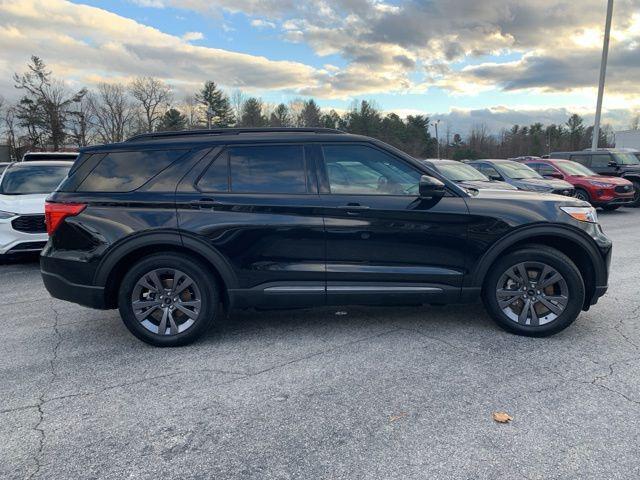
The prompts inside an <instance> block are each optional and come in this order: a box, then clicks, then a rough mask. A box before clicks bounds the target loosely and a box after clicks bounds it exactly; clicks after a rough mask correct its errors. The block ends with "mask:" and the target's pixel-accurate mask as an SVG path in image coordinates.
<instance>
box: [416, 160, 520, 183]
mask: <svg viewBox="0 0 640 480" xmlns="http://www.w3.org/2000/svg"><path fill="white" fill-rule="evenodd" d="M423 162H424V163H425V165H427V166H429V167H431V168H433V169H434V170H436V171H437V172H439V173H441V174H442V175H444V176H445V177H447V178H448V179H449V180H451V181H452V182H456V183H457V184H458V185H460V186H461V187H464V188H475V189H478V188H492V189H497V190H517V188H516V187H514V186H512V185H509V184H508V183H506V182H499V181H497V180H491V179H490V178H489V177H487V176H486V175H484V174H483V173H480V172H479V171H478V170H476V169H475V168H473V167H472V166H470V165H467V164H466V163H462V162H457V161H455V160H438V159H434V158H429V159H426V160H423Z"/></svg>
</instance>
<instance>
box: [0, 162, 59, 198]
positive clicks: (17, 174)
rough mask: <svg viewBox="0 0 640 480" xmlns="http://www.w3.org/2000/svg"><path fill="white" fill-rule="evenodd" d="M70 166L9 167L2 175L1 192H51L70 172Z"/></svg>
mask: <svg viewBox="0 0 640 480" xmlns="http://www.w3.org/2000/svg"><path fill="white" fill-rule="evenodd" d="M70 168H71V165H69V166H54V165H51V166H49V165H45V166H27V165H17V166H15V167H13V168H9V169H8V170H7V171H6V172H5V173H4V175H3V177H2V183H1V184H0V194H2V195H29V194H43V193H51V192H53V191H54V190H55V189H56V188H58V185H60V182H62V180H64V178H65V177H66V176H67V174H68V173H69V169H70Z"/></svg>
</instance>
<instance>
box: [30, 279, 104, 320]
mask: <svg viewBox="0 0 640 480" xmlns="http://www.w3.org/2000/svg"><path fill="white" fill-rule="evenodd" d="M40 273H41V274H42V281H43V282H44V286H45V288H46V289H47V291H48V292H49V293H50V294H51V296H52V297H54V298H58V299H60V300H66V301H67V302H73V303H77V304H79V305H84V306H85V307H91V308H97V309H100V310H105V309H107V306H106V302H105V296H104V287H96V286H90V285H78V284H77V283H73V282H70V281H69V280H67V279H66V278H64V277H62V276H60V275H58V274H55V273H50V272H45V271H44V270H41V271H40Z"/></svg>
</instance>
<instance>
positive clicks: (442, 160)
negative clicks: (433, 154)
mask: <svg viewBox="0 0 640 480" xmlns="http://www.w3.org/2000/svg"><path fill="white" fill-rule="evenodd" d="M422 161H423V162H430V163H433V164H434V165H437V164H438V163H441V164H447V165H452V164H456V165H464V163H462V162H458V161H457V160H449V159H448V158H423V159H422Z"/></svg>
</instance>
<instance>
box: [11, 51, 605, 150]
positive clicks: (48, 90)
mask: <svg viewBox="0 0 640 480" xmlns="http://www.w3.org/2000/svg"><path fill="white" fill-rule="evenodd" d="M13 81H14V84H15V88H16V89H18V90H19V91H20V92H21V94H22V95H21V97H20V98H19V100H18V101H17V102H16V103H14V104H7V102H4V101H3V100H2V98H0V114H1V119H0V121H1V127H0V133H3V134H4V137H5V139H6V143H7V144H8V145H9V148H10V152H11V155H12V157H13V158H14V159H17V158H20V156H21V155H22V153H24V152H25V151H28V150H63V149H68V148H70V147H83V146H86V145H91V144H95V143H113V142H121V141H123V140H125V139H126V138H128V137H129V136H132V135H136V134H139V133H146V132H154V131H178V130H186V129H203V128H217V127H231V126H238V127H327V128H335V129H340V130H343V131H346V132H349V133H355V134H361V135H367V136H371V137H375V138H379V139H381V140H383V141H385V142H387V143H389V144H391V145H394V146H395V147H397V148H399V149H401V150H404V151H406V152H407V153H409V154H410V155H413V156H416V157H419V158H433V157H435V156H436V154H437V152H438V151H440V155H441V157H442V158H453V159H465V158H471V159H474V158H509V157H515V156H520V155H542V154H545V153H547V152H548V151H553V150H579V149H583V148H588V147H589V146H590V145H591V136H592V133H593V127H592V126H587V125H585V123H584V120H583V119H582V118H581V117H580V116H579V115H577V114H574V115H571V116H570V118H569V119H568V120H567V122H566V123H564V124H551V125H546V126H545V125H543V124H542V123H534V124H533V125H527V126H521V125H514V126H513V127H511V128H510V129H504V130H502V131H500V132H498V133H495V132H490V131H489V130H488V128H487V127H486V125H482V124H481V125H477V126H475V127H473V128H472V129H471V131H470V132H469V133H467V134H466V135H464V136H463V135H461V134H460V133H456V132H454V131H453V130H452V129H451V128H450V126H447V127H446V129H445V130H443V128H442V126H443V125H442V124H441V125H440V127H441V128H440V132H439V135H438V139H436V138H434V136H433V135H432V132H433V131H434V129H433V128H432V127H434V126H435V125H434V123H433V122H432V120H431V118H430V117H429V116H427V115H409V116H407V117H406V118H401V117H400V116H399V115H397V114H396V113H386V114H385V113H383V112H381V111H380V109H378V108H377V107H376V105H375V103H373V102H370V101H366V100H362V101H354V102H353V104H352V106H351V108H350V109H349V110H348V111H346V112H342V113H339V112H337V111H336V110H334V109H330V110H323V109H321V108H320V107H319V106H318V104H317V102H316V101H315V100H314V99H296V100H292V101H290V102H288V103H280V104H276V105H273V104H270V103H266V102H264V101H263V100H262V99H261V98H259V97H253V96H247V95H245V94H244V93H243V92H241V91H239V90H236V91H233V92H231V94H228V93H227V92H225V91H223V90H222V89H220V88H219V87H218V86H217V85H216V83H215V82H213V81H211V80H209V81H205V82H204V83H203V85H202V87H201V88H200V89H199V90H198V91H196V92H193V94H192V95H187V96H185V97H184V98H181V99H176V98H175V95H174V93H173V92H172V89H171V87H170V85H168V84H167V83H165V82H163V81H162V80H160V79H157V78H153V77H138V78H136V79H134V80H132V81H131V82H130V83H127V84H124V83H100V84H98V85H97V86H96V87H95V88H93V89H88V88H81V89H79V90H71V89H70V88H69V87H68V86H67V85H66V84H65V83H64V82H63V81H61V80H60V79H57V78H55V77H54V76H53V74H52V72H51V71H50V70H49V69H48V68H47V66H46V64H45V62H44V61H43V60H42V59H40V58H39V57H36V56H33V57H31V60H30V62H28V64H27V66H26V70H25V71H24V72H23V73H16V74H15V75H14V77H13ZM611 138H612V131H611V128H610V127H608V126H605V128H603V129H602V130H601V138H600V146H603V147H604V146H610V145H611ZM438 147H439V148H438Z"/></svg>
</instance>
